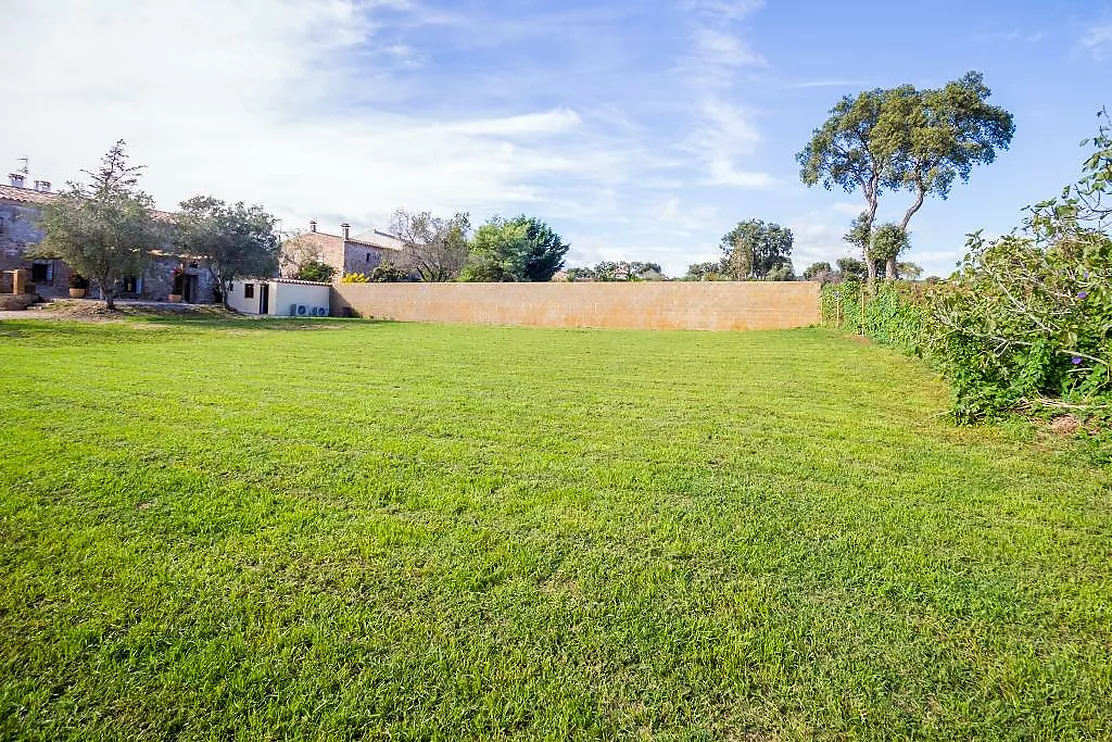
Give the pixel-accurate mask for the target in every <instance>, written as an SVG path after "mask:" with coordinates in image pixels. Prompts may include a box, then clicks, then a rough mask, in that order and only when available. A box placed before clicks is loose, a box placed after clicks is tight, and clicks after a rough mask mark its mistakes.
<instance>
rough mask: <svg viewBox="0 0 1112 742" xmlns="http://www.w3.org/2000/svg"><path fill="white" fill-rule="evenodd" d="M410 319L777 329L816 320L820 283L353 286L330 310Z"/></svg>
mask: <svg viewBox="0 0 1112 742" xmlns="http://www.w3.org/2000/svg"><path fill="white" fill-rule="evenodd" d="M345 309H346V310H350V311H354V312H355V313H357V314H358V315H359V316H362V317H374V318H376V319H392V320H401V321H409V322H447V323H461V324H491V325H534V326H539V327H615V328H618V327H622V328H631V329H636V328H643V329H670V330H776V329H786V328H791V327H806V326H809V325H815V324H818V323H819V322H820V320H821V315H820V312H819V284H817V283H812V282H805V281H791V282H756V281H753V282H725V281H723V282H718V281H706V282H687V281H668V282H634V283H362V284H360V283H354V284H337V285H335V286H334V287H333V290H332V314H333V315H334V316H339V315H342V314H344V313H345Z"/></svg>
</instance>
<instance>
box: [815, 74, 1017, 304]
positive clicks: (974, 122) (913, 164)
mask: <svg viewBox="0 0 1112 742" xmlns="http://www.w3.org/2000/svg"><path fill="white" fill-rule="evenodd" d="M991 94H992V91H991V90H989V88H988V87H987V86H986V85H985V84H984V78H983V77H982V75H981V73H979V72H969V73H967V74H965V75H964V76H963V77H962V78H961V79H959V80H955V81H952V82H949V83H947V84H946V85H945V86H944V87H942V88H938V89H930V90H917V89H916V88H915V87H913V86H911V85H901V86H899V87H896V88H889V89H879V88H878V89H875V90H868V91H864V92H862V93H859V94H858V95H857V96H856V97H854V96H846V97H845V98H843V99H842V100H840V101H839V102H838V103H837V105H835V106H834V108H832V109H831V111H830V117H829V118H828V119H827V120H826V121H825V122H824V123H823V124H822V126H820V127H819V128H817V129H815V131H814V133H813V135H812V138H811V141H810V142H808V144H807V146H806V147H805V148H804V149H803V150H802V151H801V152H800V153H799V154H798V155H796V159H797V160H798V162H799V164H800V177H801V179H802V180H803V182H804V183H805V184H807V185H808V186H813V185H816V184H821V185H822V186H823V187H824V188H827V189H831V188H834V187H838V188H842V189H844V190H845V191H846V192H853V191H855V190H859V191H860V192H861V194H862V196H863V197H864V198H865V204H866V209H865V212H864V215H863V217H862V220H861V225H860V226H861V228H862V229H863V230H864V233H865V235H866V237H865V239H863V240H862V242H863V244H864V247H863V251H864V257H865V265H866V268H867V270H868V278H869V283H870V285H871V284H872V283H874V282H875V280H876V275H877V266H876V262H875V259H874V256H873V255H872V239H871V233H872V229H873V224H874V222H875V220H876V214H877V209H878V208H879V203H880V196H881V195H882V194H883V193H884V192H886V191H889V192H891V191H906V192H910V193H911V194H912V203H911V205H910V206H909V207H908V208H907V210H906V211H905V212H904V215H903V218H902V220H901V221H900V223H899V225H898V226H899V227H900V228H901V229H902V230H903V231H904V232H905V233H906V232H907V228H908V224H909V223H910V221H911V218H912V217H913V216H914V215H915V214H916V213H917V212H918V211H919V209H920V208H922V206H923V203H924V201H925V199H926V197H927V196H931V195H933V196H937V197H939V198H943V199H945V198H946V197H947V196H948V195H949V193H950V189H951V187H952V186H953V184H954V181H955V180H961V181H962V182H966V181H968V180H969V175H970V173H971V171H972V169H973V166H975V165H980V164H987V163H991V162H993V161H994V160H995V159H996V152H997V150H1002V149H1007V148H1008V146H1009V145H1010V143H1011V140H1012V136H1013V134H1014V133H1015V123H1014V120H1013V118H1012V115H1011V114H1010V113H1009V112H1008V111H1006V110H1005V109H1003V108H1000V107H997V106H993V105H990V104H989V103H988V102H987V100H988V98H989V96H990V95H991ZM885 258H886V260H885V263H886V271H885V272H886V274H887V275H888V277H890V278H894V277H895V275H896V256H891V255H889V256H885Z"/></svg>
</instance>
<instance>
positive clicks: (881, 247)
mask: <svg viewBox="0 0 1112 742" xmlns="http://www.w3.org/2000/svg"><path fill="white" fill-rule="evenodd" d="M910 246H911V242H910V240H909V238H908V235H907V232H906V231H905V230H904V229H903V228H902V227H901V226H900V225H899V224H891V223H889V224H881V225H880V226H879V227H876V228H874V229H873V231H872V245H871V247H870V249H869V255H870V256H871V257H872V259H873V260H875V261H877V262H878V263H888V262H889V261H894V260H895V259H896V258H897V257H898V256H899V255H900V253H902V252H904V251H905V250H907V249H908V248H909V247H910Z"/></svg>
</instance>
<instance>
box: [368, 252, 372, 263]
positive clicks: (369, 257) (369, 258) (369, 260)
mask: <svg viewBox="0 0 1112 742" xmlns="http://www.w3.org/2000/svg"><path fill="white" fill-rule="evenodd" d="M367 262H368V263H369V262H371V254H370V253H367Z"/></svg>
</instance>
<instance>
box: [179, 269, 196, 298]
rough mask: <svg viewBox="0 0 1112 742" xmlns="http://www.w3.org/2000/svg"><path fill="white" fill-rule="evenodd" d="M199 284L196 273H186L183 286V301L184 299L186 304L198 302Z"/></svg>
mask: <svg viewBox="0 0 1112 742" xmlns="http://www.w3.org/2000/svg"><path fill="white" fill-rule="evenodd" d="M198 284H199V281H198V280H197V276H196V275H190V274H186V275H185V281H184V286H183V289H184V292H183V294H182V301H184V302H185V303H186V304H196V303H197V299H198V297H197V294H198V288H199V287H198Z"/></svg>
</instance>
